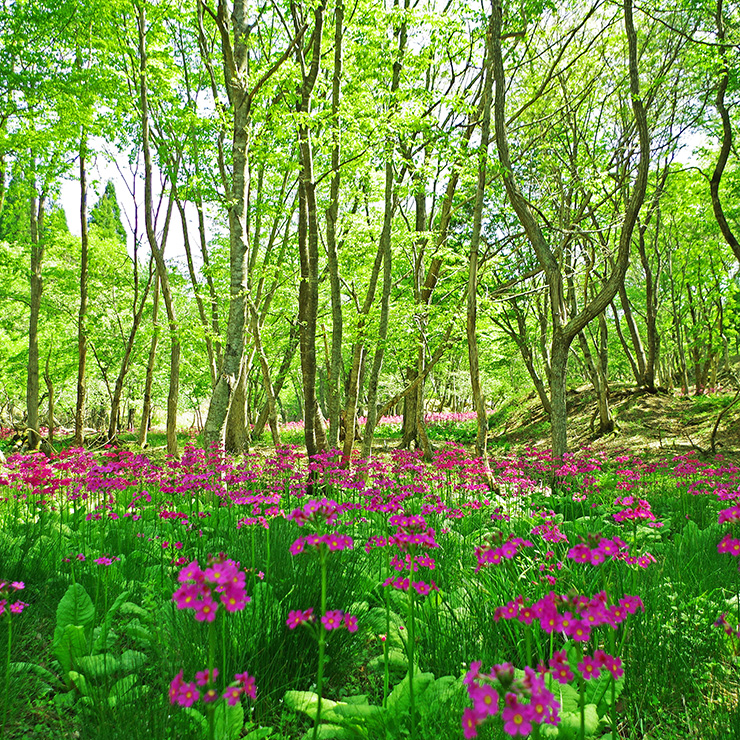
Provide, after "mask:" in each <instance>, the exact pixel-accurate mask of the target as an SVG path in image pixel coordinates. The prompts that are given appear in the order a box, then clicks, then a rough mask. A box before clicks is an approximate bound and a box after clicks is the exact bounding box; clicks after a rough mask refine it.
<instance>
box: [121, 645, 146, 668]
mask: <svg viewBox="0 0 740 740" xmlns="http://www.w3.org/2000/svg"><path fill="white" fill-rule="evenodd" d="M144 663H146V655H145V654H144V653H141V652H139V651H138V650H126V651H124V652H123V653H122V654H121V668H122V669H123V670H124V671H126V672H131V671H138V670H139V668H141V667H142V666H143V665H144Z"/></svg>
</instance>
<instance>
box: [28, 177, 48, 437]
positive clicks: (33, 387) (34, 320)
mask: <svg viewBox="0 0 740 740" xmlns="http://www.w3.org/2000/svg"><path fill="white" fill-rule="evenodd" d="M44 206H45V193H44V192H42V193H41V195H38V194H37V192H36V184H35V183H34V190H33V195H32V197H31V203H30V209H31V211H30V224H31V271H30V275H29V278H30V283H31V300H30V303H29V306H30V317H29V321H28V380H27V384H26V411H27V414H28V416H27V420H26V423H27V425H28V446H29V448H30V449H32V450H36V449H38V447H39V444H40V442H41V438H40V437H39V435H38V429H39V333H38V332H39V314H40V312H41V295H42V293H43V290H44V283H43V278H42V275H41V267H42V265H43V262H44V237H43V226H44Z"/></svg>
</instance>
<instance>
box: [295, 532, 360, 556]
mask: <svg viewBox="0 0 740 740" xmlns="http://www.w3.org/2000/svg"><path fill="white" fill-rule="evenodd" d="M321 545H326V547H327V548H328V549H329V550H351V549H353V548H354V546H355V543H354V541H353V540H352V538H351V537H349V536H348V535H346V534H337V533H336V532H334V533H332V534H309V535H308V536H306V537H299V538H298V539H297V540H295V542H293V544H292V545H291V546H290V554H291V555H298V554H299V553H301V552H303V551H304V550H305V549H306V547H307V546H308V547H316V548H318V547H320V546H321Z"/></svg>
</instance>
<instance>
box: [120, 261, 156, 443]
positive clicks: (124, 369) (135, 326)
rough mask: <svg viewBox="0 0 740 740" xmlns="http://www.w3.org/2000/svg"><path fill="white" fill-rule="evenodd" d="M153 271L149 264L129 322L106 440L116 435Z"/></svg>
mask: <svg viewBox="0 0 740 740" xmlns="http://www.w3.org/2000/svg"><path fill="white" fill-rule="evenodd" d="M154 274H155V271H154V270H152V264H151V262H150V263H149V279H148V280H147V284H146V287H145V288H144V293H143V295H142V296H141V302H140V303H139V307H138V308H137V309H136V313H135V314H134V316H133V319H132V321H131V329H130V330H129V335H128V338H127V340H126V346H125V348H124V350H123V359H122V360H121V368H120V370H119V371H118V377H117V378H116V385H115V388H114V390H113V396H112V399H111V408H110V418H109V420H108V440H113V439H115V437H116V434H117V433H118V429H117V421H118V410H119V408H120V406H121V397H122V396H123V384H124V382H125V380H126V375H127V374H128V371H129V364H130V362H131V353H132V352H133V349H134V342H135V341H136V334H137V332H138V331H139V325H140V324H141V317H142V315H143V313H144V307H145V306H146V299H147V298H148V297H149V289H150V287H151V284H152V278H153V276H154Z"/></svg>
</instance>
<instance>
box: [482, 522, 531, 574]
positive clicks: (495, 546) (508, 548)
mask: <svg viewBox="0 0 740 740" xmlns="http://www.w3.org/2000/svg"><path fill="white" fill-rule="evenodd" d="M488 539H489V541H488V542H487V543H486V544H484V545H479V546H478V547H476V548H475V558H476V560H477V561H478V565H477V566H476V568H475V572H476V573H477V572H478V571H479V570H480V569H481V568H482V567H483V566H485V565H498V564H499V563H501V562H502V561H503V560H512V559H513V558H514V557H515V556H516V554H517V552H518V551H519V548H520V547H533V545H532V543H531V542H530V541H529V540H523V539H522V538H521V537H512V536H509V538H508V539H507V540H506V541H504V540H503V534H502V533H501V532H498V533H496V534H494V535H489V538H488Z"/></svg>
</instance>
